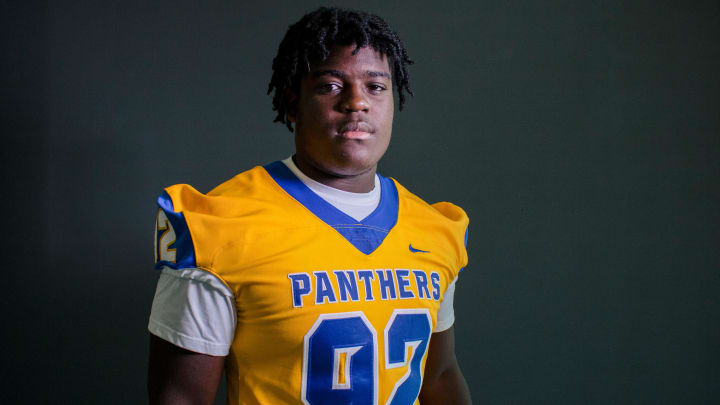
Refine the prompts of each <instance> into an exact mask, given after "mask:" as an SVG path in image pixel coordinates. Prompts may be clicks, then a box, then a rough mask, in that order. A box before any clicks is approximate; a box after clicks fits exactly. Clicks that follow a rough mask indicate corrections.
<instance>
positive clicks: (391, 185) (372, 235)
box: [148, 8, 470, 405]
mask: <svg viewBox="0 0 720 405" xmlns="http://www.w3.org/2000/svg"><path fill="white" fill-rule="evenodd" d="M411 63H412V61H411V60H410V58H409V57H408V55H407V52H406V50H405V47H404V45H403V43H402V41H401V40H400V38H399V37H398V35H397V34H396V33H395V32H394V31H393V30H392V29H390V27H389V26H388V25H387V24H386V23H385V21H383V20H382V19H381V18H379V17H378V16H375V15H372V14H367V13H363V12H356V11H349V10H342V9H337V8H320V9H318V10H315V11H314V12H312V13H309V14H307V15H305V16H304V17H303V18H302V19H301V20H300V21H299V22H297V23H296V24H294V25H292V26H290V28H289V30H288V32H287V33H286V35H285V37H284V39H283V40H282V42H281V44H280V47H279V50H278V54H277V56H276V57H275V59H274V61H273V75H272V79H271V82H270V87H269V91H268V93H273V106H274V109H275V110H276V111H277V113H278V114H277V118H276V119H275V121H277V122H281V123H283V124H285V125H286V126H287V128H288V129H289V130H290V131H291V132H294V135H295V145H296V150H295V154H294V155H293V156H292V157H289V158H287V159H284V160H281V161H277V162H273V163H270V164H267V165H265V166H258V167H255V168H253V169H251V170H248V171H245V172H243V173H240V174H238V175H237V176H235V177H233V178H232V179H230V180H228V181H226V182H224V183H222V184H221V185H219V186H218V187H216V188H215V189H214V190H212V191H210V192H209V193H207V194H202V193H199V192H198V191H196V190H195V189H193V188H192V187H190V186H188V185H175V186H171V187H168V188H167V189H165V191H164V192H163V193H162V194H161V196H160V197H159V198H158V205H159V209H158V216H157V220H156V238H155V240H156V246H155V253H156V268H157V269H159V270H160V279H159V281H158V286H157V290H156V293H155V298H154V300H153V305H152V312H151V316H150V322H149V327H148V328H149V330H150V332H151V342H150V365H149V378H148V387H149V396H150V402H151V403H153V404H208V403H212V402H213V400H214V397H215V394H216V390H217V387H218V384H219V380H220V377H221V375H222V372H223V370H225V372H226V377H227V386H228V401H227V402H228V403H229V404H355V405H358V404H403V405H411V404H417V403H420V404H423V405H425V404H469V403H470V395H469V391H468V388H467V384H466V382H465V379H464V377H463V375H462V373H461V371H460V368H459V366H458V363H457V360H456V357H455V351H454V334H453V326H452V325H453V322H454V312H453V295H454V290H455V282H456V280H457V277H458V274H459V273H460V271H461V270H462V269H463V267H464V266H465V265H466V264H467V253H466V248H465V244H466V239H467V225H468V218H467V216H466V215H465V213H464V211H463V210H462V209H460V208H459V207H457V206H455V205H453V204H450V203H445V202H443V203H437V204H433V205H429V204H427V203H425V202H424V201H422V200H421V199H420V198H418V197H416V196H415V195H413V194H412V193H410V192H409V191H408V190H407V189H405V188H404V187H402V186H401V185H400V184H399V183H398V182H397V181H395V180H394V179H390V178H386V177H383V176H381V175H379V174H378V173H377V172H376V169H377V164H378V161H379V160H380V159H381V158H382V156H383V154H384V153H385V151H386V150H387V147H388V145H389V142H390V137H391V133H392V122H393V113H394V107H395V96H394V92H393V90H394V91H395V94H397V98H398V100H399V109H402V106H403V103H404V101H405V95H406V94H412V93H411V92H410V88H409V78H408V66H409V65H410V64H411Z"/></svg>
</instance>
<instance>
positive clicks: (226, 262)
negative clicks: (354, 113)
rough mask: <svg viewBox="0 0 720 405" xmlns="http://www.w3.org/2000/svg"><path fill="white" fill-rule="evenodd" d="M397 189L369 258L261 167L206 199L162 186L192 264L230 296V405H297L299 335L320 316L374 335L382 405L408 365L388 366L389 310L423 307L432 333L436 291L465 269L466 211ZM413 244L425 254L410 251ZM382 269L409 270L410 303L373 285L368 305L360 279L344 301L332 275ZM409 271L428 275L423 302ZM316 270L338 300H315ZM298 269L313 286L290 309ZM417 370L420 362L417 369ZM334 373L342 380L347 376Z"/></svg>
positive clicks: (300, 368) (300, 371)
mask: <svg viewBox="0 0 720 405" xmlns="http://www.w3.org/2000/svg"><path fill="white" fill-rule="evenodd" d="M395 185H396V187H397V190H398V199H399V210H398V219H397V223H396V224H395V226H394V227H393V228H392V229H391V230H390V232H389V233H388V235H387V236H386V238H385V240H384V241H383V243H382V244H381V245H380V246H379V247H378V248H377V249H376V250H375V251H374V252H372V253H371V254H369V255H366V254H364V253H362V252H360V251H359V250H357V249H356V248H355V247H354V246H353V245H352V244H350V243H349V242H348V241H347V240H346V239H345V238H343V236H342V235H340V234H339V233H338V232H337V231H336V230H335V229H333V228H332V227H331V226H329V225H328V224H326V223H325V222H323V221H322V220H321V219H319V218H318V217H316V216H315V215H314V214H313V213H312V212H310V211H309V210H308V209H307V208H306V207H304V206H303V205H301V204H300V203H298V202H297V201H296V200H295V199H293V198H292V197H291V196H290V195H289V194H288V193H286V192H285V191H284V190H283V189H282V188H281V187H280V186H279V185H278V184H277V183H276V182H275V181H274V180H273V179H272V177H270V175H269V174H268V173H267V171H265V169H264V168H262V167H255V168H253V169H251V170H249V171H246V172H243V173H241V174H239V175H237V176H235V177H234V178H232V179H230V180H228V181H227V182H225V183H223V184H221V185H220V186H218V187H216V188H215V189H214V190H212V191H211V192H209V193H208V194H207V195H205V194H202V193H200V192H198V191H196V190H195V189H193V188H192V187H191V186H188V185H183V184H181V185H175V186H171V187H169V188H167V189H166V192H167V193H168V195H170V197H171V199H172V203H173V208H174V211H176V212H182V213H183V215H184V218H185V221H186V223H187V227H188V229H189V232H190V234H191V236H192V241H193V245H194V250H195V252H194V254H195V258H196V262H197V266H198V267H199V268H202V269H205V270H207V271H209V272H211V273H213V274H215V275H216V276H218V277H219V278H220V279H221V280H222V281H223V282H224V283H226V284H227V285H228V286H229V287H230V289H231V290H232V291H233V292H234V294H235V300H236V304H237V309H238V313H237V317H238V319H237V327H236V331H235V337H234V341H233V343H232V347H231V350H230V354H229V356H228V358H227V361H226V371H227V379H228V397H229V400H228V403H230V404H301V403H303V402H302V400H301V392H302V380H303V361H304V360H303V352H304V338H305V336H306V334H308V331H309V330H310V329H311V328H312V326H313V325H314V324H315V322H316V321H317V320H318V317H319V316H320V315H321V314H328V313H346V312H358V311H359V312H362V313H363V314H364V315H365V317H366V318H367V320H368V321H369V322H370V323H371V324H372V326H373V327H374V329H375V331H376V332H377V345H378V348H377V350H376V352H377V356H378V358H377V360H376V364H377V368H378V370H377V399H378V402H379V403H381V404H384V403H385V402H386V401H387V398H388V397H389V396H390V395H391V392H392V391H393V388H394V386H395V384H396V382H397V381H398V380H399V379H401V378H402V377H403V376H404V375H405V374H406V372H407V370H408V369H407V365H405V366H402V367H397V368H389V369H386V367H385V358H384V356H385V351H384V350H383V347H384V344H385V342H384V334H383V331H384V330H385V327H386V325H387V324H388V321H389V320H390V317H391V315H392V313H393V311H394V310H395V309H416V308H418V309H427V310H428V311H429V314H430V317H431V318H432V327H431V330H432V328H434V326H435V322H436V312H437V309H438V307H439V305H440V302H441V301H442V294H443V293H444V292H445V289H446V288H447V286H448V284H449V283H450V282H451V281H452V280H453V279H454V278H455V277H456V276H457V274H458V271H459V270H460V269H461V268H463V267H464V266H465V265H466V264H467V253H466V250H465V243H464V238H465V231H466V228H467V225H468V218H467V216H466V214H465V212H464V211H463V210H462V209H461V208H459V207H457V206H455V205H453V204H450V203H447V202H442V203H437V204H434V205H429V204H427V203H425V202H424V201H422V200H421V199H420V198H418V197H416V196H415V195H413V194H412V193H410V192H409V191H408V190H406V189H405V188H404V187H402V186H401V185H400V184H398V183H397V182H395ZM410 245H412V247H413V248H416V249H421V250H424V251H428V252H429V253H424V252H418V253H413V252H411V251H410V249H409V246H410ZM386 269H393V270H395V269H408V270H410V277H408V278H407V279H406V280H407V281H408V282H409V284H408V285H406V287H405V289H406V291H411V292H413V294H414V296H415V297H414V298H410V299H400V298H399V295H397V293H399V291H397V289H398V282H397V280H395V289H396V296H397V297H398V298H397V299H387V300H382V299H380V297H381V291H380V287H379V285H378V283H377V282H374V283H372V286H371V289H372V295H373V297H374V299H373V300H372V301H366V300H365V298H366V293H367V292H366V291H365V287H366V284H365V283H362V282H358V289H359V294H358V295H359V300H358V301H351V300H348V301H347V302H341V300H340V299H339V297H338V296H339V286H338V280H337V278H336V277H335V275H334V273H333V271H335V270H373V271H375V270H383V271H384V270H386ZM412 270H421V271H423V272H424V273H425V274H426V275H427V277H428V281H427V284H428V290H429V295H430V297H423V298H421V297H420V292H419V291H418V290H420V289H422V287H421V286H418V285H417V284H418V280H417V279H416V278H415V277H413V272H412ZM318 271H325V272H326V274H327V275H328V276H329V278H330V280H331V283H332V288H333V290H334V293H335V295H336V298H338V299H337V300H336V301H337V302H334V303H330V302H324V303H322V304H316V303H315V297H316V296H315V294H316V293H317V291H318V289H319V288H320V287H318V286H317V285H316V282H317V280H316V278H315V277H314V272H318ZM297 273H306V274H308V275H309V276H310V280H312V282H313V285H312V291H311V292H310V293H308V294H307V295H303V296H302V303H301V306H299V307H296V306H294V305H293V303H294V300H293V290H292V280H291V279H290V278H289V276H288V275H289V274H297ZM432 273H437V274H438V275H439V282H438V287H439V292H440V297H439V299H437V300H435V299H433V298H432V294H433V286H432V285H431V280H429V278H430V276H431V274H432ZM351 274H352V273H351ZM376 281H377V275H376ZM423 295H425V294H424V293H423ZM425 357H426V354H425ZM343 360H345V357H344V358H343ZM341 363H344V362H341ZM424 364H425V358H423V360H422V367H421V370H424ZM340 372H341V376H342V379H343V380H344V379H346V378H349V377H350V376H345V375H344V374H342V373H343V370H340ZM416 403H417V401H416Z"/></svg>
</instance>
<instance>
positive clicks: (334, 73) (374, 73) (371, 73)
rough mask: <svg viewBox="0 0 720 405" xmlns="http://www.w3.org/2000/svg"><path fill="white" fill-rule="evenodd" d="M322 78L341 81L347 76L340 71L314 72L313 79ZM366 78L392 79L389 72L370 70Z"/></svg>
mask: <svg viewBox="0 0 720 405" xmlns="http://www.w3.org/2000/svg"><path fill="white" fill-rule="evenodd" d="M321 76H334V77H337V78H339V79H343V78H345V76H347V75H346V74H345V72H342V71H340V70H332V69H330V70H316V71H314V72H312V77H321ZM365 76H367V77H386V78H388V79H392V77H391V76H390V73H387V72H378V71H373V70H368V71H366V72H365Z"/></svg>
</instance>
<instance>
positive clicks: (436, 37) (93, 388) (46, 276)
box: [0, 1, 720, 404]
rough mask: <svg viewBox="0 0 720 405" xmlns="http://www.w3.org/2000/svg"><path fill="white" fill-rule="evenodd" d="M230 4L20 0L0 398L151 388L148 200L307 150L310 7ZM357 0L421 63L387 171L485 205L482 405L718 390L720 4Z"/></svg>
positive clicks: (479, 246) (7, 112) (476, 236)
mask: <svg viewBox="0 0 720 405" xmlns="http://www.w3.org/2000/svg"><path fill="white" fill-rule="evenodd" d="M146 3H147V4H146ZM150 3H152V4H150ZM212 3H213V4H212V5H207V4H205V3H201V2H188V1H180V2H171V1H162V2H138V3H135V2H125V1H105V2H102V1H101V2H91V1H79V2H53V3H51V4H39V3H32V2H7V1H3V2H2V3H1V4H2V9H1V10H0V15H2V19H3V21H2V24H1V28H0V32H2V42H3V47H2V64H1V65H2V67H1V69H2V70H1V73H2V74H1V77H0V85H1V87H2V108H1V110H2V111H1V112H0V114H2V161H3V165H4V170H3V190H4V192H5V193H4V196H3V208H4V210H3V213H2V214H3V215H2V218H3V220H2V221H3V223H2V225H3V231H4V232H3V234H4V236H3V250H4V252H3V259H4V266H3V269H4V271H5V276H4V277H3V280H4V282H5V283H4V285H5V288H4V289H3V290H4V293H3V313H4V318H5V322H4V325H3V333H2V336H3V346H4V351H5V353H4V355H3V361H2V362H0V363H1V364H2V370H3V374H2V378H3V381H4V385H5V387H6V388H5V389H4V392H3V393H1V394H0V402H3V403H73V404H74V403H88V404H129V403H143V402H145V372H146V371H145V370H146V366H147V360H146V359H147V349H148V344H147V343H148V337H147V331H146V325H147V318H148V314H149V308H150V303H151V300H152V296H153V292H154V285H155V280H156V278H157V274H156V273H155V272H154V271H153V270H152V261H153V254H152V238H153V236H152V232H153V220H154V215H155V205H154V204H155V203H154V199H155V197H156V196H157V194H158V193H159V192H160V191H161V190H162V188H163V187H165V186H167V185H169V184H172V183H179V182H186V183H190V184H193V185H194V186H196V187H197V188H198V189H200V190H202V191H207V190H209V189H210V188H211V187H212V186H214V185H215V184H217V183H219V182H220V181H222V180H224V179H227V178H229V177H231V176H233V175H234V174H235V173H237V172H239V171H242V170H245V169H247V168H250V167H252V166H254V165H257V164H263V163H266V162H269V161H271V160H275V159H279V158H284V157H287V156H289V155H290V154H291V152H292V138H291V135H290V134H289V133H288V132H287V131H286V130H285V129H284V127H282V126H281V125H277V124H272V122H271V121H272V118H273V113H272V111H271V108H270V99H269V97H268V96H266V95H265V91H266V89H267V82H268V80H269V77H270V65H271V60H272V57H273V55H274V53H275V50H276V49H277V45H278V43H279V41H280V39H281V38H282V35H283V33H284V31H285V29H286V28H287V26H288V25H289V24H291V23H292V22H294V21H296V20H297V19H298V18H299V17H300V16H301V15H302V14H303V13H304V12H306V11H309V10H310V9H311V8H313V7H314V5H306V4H302V5H298V3H299V2H292V1H282V2H263V3H260V2H258V3H257V4H246V2H241V1H234V2H223V3H219V2H212ZM338 4H341V5H345V6H351V7H362V8H364V9H366V10H369V11H374V12H377V13H379V14H380V15H382V16H384V17H385V18H386V19H387V20H388V21H389V22H390V23H391V25H393V26H394V27H395V28H396V30H397V31H399V32H400V33H401V35H402V36H403V38H404V39H405V42H406V45H407V47H408V49H409V52H410V55H411V57H413V58H414V59H415V60H416V62H417V63H416V65H414V66H413V69H412V71H411V79H412V84H413V89H414V91H415V98H414V99H412V100H411V101H410V102H409V103H408V105H407V110H406V111H404V112H402V113H400V114H397V115H396V122H395V127H394V139H393V142H392V145H391V147H390V150H389V152H388V154H387V155H386V157H385V159H384V160H383V162H382V164H381V171H382V173H383V174H385V175H389V176H393V177H396V178H398V179H399V180H400V181H401V182H403V183H404V184H405V185H406V186H407V187H409V188H410V189H411V190H413V191H414V192H416V193H417V194H419V195H420V196H421V197H423V198H425V199H426V200H428V201H438V200H449V201H453V202H456V203H457V204H459V205H461V206H463V207H464V208H465V209H466V210H467V212H468V213H469V215H470V218H471V228H470V255H471V264H470V266H469V267H468V268H467V269H466V270H465V272H463V275H462V277H461V280H460V282H459V286H458V290H457V295H456V313H457V322H456V330H457V353H458V356H459V358H460V361H461V366H462V367H463V370H464V372H465V375H466V377H467V380H468V382H469V384H470V387H471V390H472V394H473V398H474V400H475V403H477V404H485V403H489V404H505V403H511V404H662V403H668V404H677V403H688V404H690V403H692V404H710V403H718V401H720V365H719V364H720V363H719V361H720V350H719V349H720V344H719V343H720V326H719V322H718V319H719V318H720V305H719V303H718V297H719V292H720V291H719V290H720V288H719V287H720V255H719V254H718V248H719V246H718V242H719V236H720V210H719V207H720V204H719V203H720V186H719V181H720V163H719V162H718V160H719V159H720V153H719V152H720V131H719V130H720V119H719V117H720V114H719V112H720V108H719V107H720V103H719V101H720V80H719V74H718V72H720V47H719V46H718V38H720V35H718V34H720V24H719V23H718V21H720V3H718V2H717V1H707V2H702V1H684V2H682V1H677V2H664V1H643V2H637V1H584V2H576V1H527V2H506V1H479V2H476V1H464V2H417V1H403V2H389V1H369V2H367V3H365V4H362V5H361V4H360V3H355V2H353V3H351V2H343V3H338Z"/></svg>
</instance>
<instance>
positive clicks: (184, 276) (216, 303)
mask: <svg viewBox="0 0 720 405" xmlns="http://www.w3.org/2000/svg"><path fill="white" fill-rule="evenodd" d="M282 162H283V163H284V164H285V165H286V166H287V167H288V168H289V169H290V170H291V171H292V172H293V173H294V174H295V175H296V176H297V177H298V178H299V179H300V180H301V181H302V182H303V183H304V184H305V185H306V186H307V187H308V188H309V189H310V190H312V191H313V192H314V193H315V194H317V195H318V196H320V197H321V198H322V199H324V200H325V201H327V202H328V203H330V204H332V205H333V206H335V207H336V208H337V209H339V210H340V211H343V212H344V213H345V214H347V215H348V216H350V217H352V218H354V219H355V220H356V221H358V222H359V221H361V220H362V219H364V218H365V217H367V216H368V215H370V214H371V213H372V212H373V211H375V208H377V206H378V204H379V203H380V187H381V185H380V180H379V178H378V176H377V174H376V175H375V187H374V188H373V189H372V191H370V192H368V193H351V192H347V191H342V190H338V189H335V188H332V187H329V186H326V185H324V184H321V183H318V182H317V181H315V180H313V179H311V178H309V177H307V176H306V175H305V174H304V173H302V172H301V171H300V170H299V169H298V168H297V166H296V165H295V163H294V162H293V161H292V159H291V158H287V159H285V160H283V161H282ZM456 280H457V278H456V279H455V280H453V281H452V282H451V283H450V285H449V286H448V288H447V290H446V291H445V294H444V297H443V301H442V302H441V303H440V308H439V309H438V312H437V323H436V325H435V329H434V330H433V332H442V331H444V330H447V329H448V328H450V326H452V324H453V323H454V322H455V311H454V309H453V298H454V294H455V281H456ZM236 323H237V309H236V307H235V297H234V294H233V292H232V290H230V288H228V286H227V285H225V283H223V282H222V281H220V279H218V278H217V277H216V276H215V275H213V274H211V273H209V272H207V271H205V270H201V269H197V268H189V269H182V270H174V269H171V268H169V267H164V268H163V269H162V271H161V273H160V278H159V279H158V285H157V288H156V290H155V298H154V299H153V304H152V310H151V312H150V321H149V323H148V330H149V331H150V333H152V334H153V335H155V336H158V337H160V338H162V339H164V340H167V341H168V342H170V343H172V344H174V345H176V346H179V347H182V348H185V349H187V350H191V351H194V352H198V353H204V354H209V355H213V356H226V355H227V354H228V353H229V351H230V345H231V344H232V341H233V337H234V335H235V325H236Z"/></svg>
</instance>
